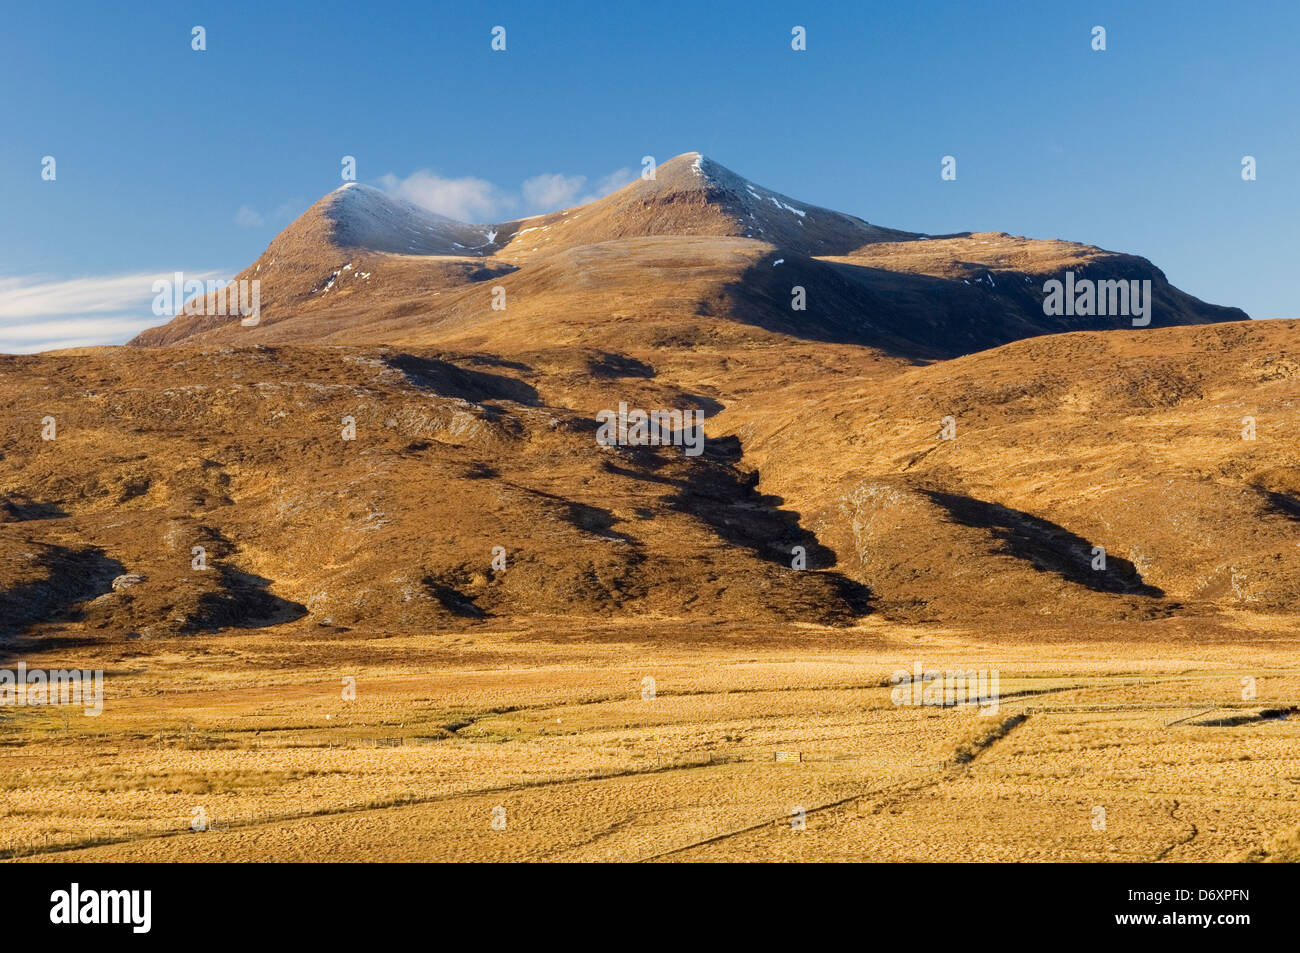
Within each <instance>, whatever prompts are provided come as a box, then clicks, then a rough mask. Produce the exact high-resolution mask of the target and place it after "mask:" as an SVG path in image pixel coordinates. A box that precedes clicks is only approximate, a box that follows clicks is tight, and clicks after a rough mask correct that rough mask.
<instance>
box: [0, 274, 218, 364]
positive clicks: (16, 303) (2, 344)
mask: <svg viewBox="0 0 1300 953" xmlns="http://www.w3.org/2000/svg"><path fill="white" fill-rule="evenodd" d="M174 277H175V276H174V274H173V273H171V272H167V273H162V272H136V273H132V274H124V275H103V276H97V277H90V278H71V279H65V280H53V279H49V278H45V277H42V276H38V275H26V276H19V277H10V278H0V353H6V354H31V353H34V352H36V351H47V350H50V349H52V348H60V347H89V346H92V345H97V344H122V343H124V342H125V341H127V340H129V339H130V338H132V337H134V336H135V335H136V334H138V333H140V332H141V331H143V330H144V329H145V328H150V327H153V326H154V325H157V324H161V323H163V322H164V321H166V320H168V319H167V318H166V317H165V316H164V317H159V316H157V315H155V314H154V313H153V307H152V306H153V300H154V297H155V294H154V291H153V284H154V282H155V281H169V282H170V281H172V280H173V279H174ZM221 277H223V275H222V273H220V272H215V271H204V272H185V278H186V280H189V279H198V280H201V281H205V282H206V281H207V280H209V279H216V278H221Z"/></svg>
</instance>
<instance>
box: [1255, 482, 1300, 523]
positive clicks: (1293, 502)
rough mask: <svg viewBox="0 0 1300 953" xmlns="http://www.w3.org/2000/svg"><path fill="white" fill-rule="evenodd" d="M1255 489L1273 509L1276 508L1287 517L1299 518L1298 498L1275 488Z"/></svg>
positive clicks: (1299, 505) (1299, 504)
mask: <svg viewBox="0 0 1300 953" xmlns="http://www.w3.org/2000/svg"><path fill="white" fill-rule="evenodd" d="M1255 489H1256V491H1258V492H1259V494H1260V495H1261V496H1263V497H1264V499H1266V500H1267V501H1268V503H1269V505H1270V506H1271V507H1273V509H1275V510H1277V511H1278V512H1279V513H1281V514H1282V515H1283V516H1285V517H1286V518H1287V519H1291V520H1300V500H1298V499H1296V498H1295V497H1294V496H1292V495H1291V494H1289V493H1280V492H1278V491H1276V490H1266V489H1264V488H1263V487H1260V486H1257V487H1255Z"/></svg>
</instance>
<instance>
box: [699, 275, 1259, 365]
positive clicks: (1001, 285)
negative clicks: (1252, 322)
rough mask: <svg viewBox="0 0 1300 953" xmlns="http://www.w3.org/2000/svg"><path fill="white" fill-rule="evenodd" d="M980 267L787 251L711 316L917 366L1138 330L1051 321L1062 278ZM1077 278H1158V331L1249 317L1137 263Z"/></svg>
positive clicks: (1124, 323)
mask: <svg viewBox="0 0 1300 953" xmlns="http://www.w3.org/2000/svg"><path fill="white" fill-rule="evenodd" d="M777 261H781V264H780V265H776V264H775V263H776V262H777ZM972 268H973V269H974V270H972V271H971V272H970V273H969V275H968V276H967V277H954V278H939V277H935V276H933V275H922V274H914V273H911V272H903V271H889V270H887V269H884V268H875V267H871V266H867V265H858V264H851V263H845V262H827V261H820V260H818V259H814V258H808V257H806V256H802V255H799V254H796V253H791V252H787V251H783V250H778V251H776V252H772V253H770V254H769V255H767V256H765V257H764V258H763V259H761V260H759V261H757V262H755V263H754V264H753V265H752V266H750V267H749V268H747V269H746V270H745V272H744V273H743V274H742V276H741V278H740V280H739V281H737V282H734V283H732V284H731V285H728V286H727V288H726V289H725V292H724V293H725V295H726V298H727V301H726V302H704V303H703V304H702V306H701V309H702V313H705V314H715V313H718V312H725V314H724V315H723V316H731V317H735V318H736V319H737V320H743V321H745V322H746V323H750V324H754V325H757V326H759V327H762V328H764V329H766V330H769V331H775V332H778V333H781V334H788V335H791V336H793V337H797V338H803V339H807V340H814V341H826V342H830V343H838V344H858V345H865V346H868V347H874V348H878V349H880V350H882V351H884V352H886V353H888V354H891V355H893V356H895V357H901V358H904V359H908V360H912V361H927V360H934V359H947V358H952V357H959V356H961V355H963V354H973V353H975V352H977V351H984V350H988V349H989V348H994V347H999V346H1001V345H1003V344H1008V343H1010V342H1012V341H1018V340H1021V339H1023V338H1030V337H1037V336H1039V335H1044V334H1059V333H1064V332H1069V331H1092V330H1102V331H1104V330H1114V329H1126V328H1127V329H1129V330H1131V329H1132V325H1131V319H1130V318H1129V317H1120V316H1100V315H1077V316H1076V315H1072V316H1064V315H1059V316H1057V315H1047V314H1045V313H1044V310H1043V298H1044V291H1043V283H1044V281H1046V280H1047V279H1049V278H1052V277H1056V278H1060V277H1061V276H1060V275H1049V274H1029V275H1026V274H1025V273H1024V272H1022V271H1017V270H1015V269H1014V268H1008V270H1006V271H998V272H994V271H993V270H990V269H986V268H983V267H979V266H972ZM1073 270H1074V271H1075V274H1076V276H1077V277H1078V278H1080V279H1082V278H1091V279H1093V280H1111V279H1116V280H1142V279H1151V280H1152V281H1153V287H1152V292H1153V296H1154V299H1155V300H1154V303H1153V315H1154V317H1153V326H1160V327H1164V326H1169V325H1174V324H1194V323H1195V324H1204V323H1211V322H1217V321H1240V320H1244V319H1245V318H1246V315H1245V313H1244V312H1242V311H1240V310H1239V309H1236V308H1224V307H1220V306H1217V305H1211V304H1206V303H1205V302H1203V301H1200V300H1199V299H1196V298H1193V297H1191V296H1190V295H1187V294H1184V293H1183V292H1181V291H1179V290H1178V289H1176V288H1174V287H1172V286H1171V285H1169V284H1168V283H1167V282H1166V281H1165V280H1164V278H1163V276H1162V275H1161V273H1160V272H1159V270H1158V269H1156V268H1155V267H1154V266H1152V265H1151V263H1150V262H1147V261H1146V260H1145V259H1141V258H1137V257H1135V256H1131V255H1111V256H1107V257H1103V258H1099V259H1097V260H1095V261H1091V262H1088V263H1086V264H1082V265H1078V266H1076V267H1075V268H1074V269H1073ZM995 275H996V277H995ZM1026 278H1028V279H1029V280H1028V281H1026V280H1025V279H1026ZM795 286H799V287H802V288H803V289H804V294H805V310H803V311H796V310H793V308H792V302H793V291H792V289H793V288H794V287H795Z"/></svg>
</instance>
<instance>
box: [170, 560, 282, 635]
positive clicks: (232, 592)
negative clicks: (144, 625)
mask: <svg viewBox="0 0 1300 953" xmlns="http://www.w3.org/2000/svg"><path fill="white" fill-rule="evenodd" d="M218 572H219V574H220V575H219V576H218V581H219V585H220V587H221V588H220V589H219V590H218V591H216V592H205V593H203V594H202V595H201V596H200V597H199V600H198V606H197V608H196V610H195V612H194V613H193V615H191V616H190V618H189V619H187V620H186V623H185V626H184V627H183V628H182V630H181V631H182V632H183V633H185V634H190V633H194V632H215V631H217V630H218V629H224V628H236V629H263V628H267V627H268V626H273V625H281V624H283V623H285V622H293V621H296V620H297V619H301V618H302V617H303V616H305V615H306V614H307V607H306V606H303V605H301V604H299V603H297V602H291V601H290V600H288V599H282V598H280V597H279V596H277V595H275V594H274V593H272V592H270V591H268V587H269V586H270V585H271V580H269V579H264V578H262V577H261V576H257V575H254V574H253V573H249V572H244V571H242V570H240V569H235V568H234V567H233V566H220V567H218Z"/></svg>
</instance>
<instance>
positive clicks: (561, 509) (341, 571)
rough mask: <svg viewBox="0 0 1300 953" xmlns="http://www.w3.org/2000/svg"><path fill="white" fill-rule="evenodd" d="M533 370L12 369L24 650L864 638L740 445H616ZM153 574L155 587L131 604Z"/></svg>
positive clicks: (308, 356) (9, 539) (390, 362)
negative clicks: (395, 635) (461, 639)
mask: <svg viewBox="0 0 1300 953" xmlns="http://www.w3.org/2000/svg"><path fill="white" fill-rule="evenodd" d="M509 371H510V369H509V368H505V369H504V370H503V369H502V368H500V367H498V366H496V365H494V364H493V363H492V362H490V361H486V360H482V359H475V358H459V359H458V360H457V361H455V362H453V361H450V360H445V359H444V358H442V357H439V356H435V355H433V354H429V353H415V352H410V351H406V352H397V351H393V350H389V349H344V348H327V349H316V348H287V349H283V350H271V349H260V348H253V349H232V348H206V349H199V348H176V349H168V350H166V351H154V350H145V349H132V348H128V349H95V350H89V351H86V352H81V353H78V354H69V355H62V354H57V353H56V354H52V355H42V356H35V357H6V358H3V359H2V361H0V391H3V404H4V407H5V411H4V414H3V429H2V430H0V432H2V433H3V444H2V445H0V497H2V498H3V500H4V506H3V510H2V512H3V513H4V514H5V517H6V520H7V521H6V522H4V523H3V524H0V566H3V578H4V580H5V585H4V588H3V591H2V592H0V602H2V603H3V604H4V606H5V608H6V609H7V610H8V611H6V612H5V613H4V617H3V618H4V623H3V624H4V629H5V633H6V634H9V635H12V634H15V633H18V632H21V631H23V630H25V629H27V628H28V627H29V626H31V625H37V626H38V628H39V624H42V623H51V624H53V623H59V624H60V627H61V629H62V630H63V631H65V632H67V631H82V632H89V631H91V630H103V632H104V633H105V634H108V635H114V636H117V637H120V636H122V635H140V636H146V637H149V636H163V635H174V634H187V633H193V632H199V631H206V630H216V629H221V628H227V627H245V628H246V627H257V626H264V625H270V624H277V623H289V622H294V621H296V620H299V619H303V618H304V617H305V616H306V617H308V618H306V619H305V621H307V622H317V623H322V624H333V625H342V626H355V625H361V626H364V627H365V628H366V629H368V630H372V631H373V630H381V631H391V632H399V631H403V632H405V631H416V632H425V633H433V632H435V631H437V630H438V629H439V628H441V627H444V626H460V625H466V624H473V623H475V622H476V621H477V620H480V619H483V618H487V617H492V616H506V617H515V616H518V617H523V616H536V617H545V616H553V617H555V618H557V619H560V620H563V621H565V622H573V621H576V620H577V619H579V618H581V617H583V616H598V615H608V614H611V613H619V614H624V615H629V616H638V615H639V616H643V617H647V618H649V617H658V618H665V617H676V616H684V615H690V616H692V617H694V618H698V619H701V620H703V619H708V618H715V617H716V618H734V617H743V618H753V619H761V620H768V621H790V620H804V621H820V622H836V621H840V622H842V621H848V620H850V619H852V618H853V617H855V616H856V615H858V614H859V613H860V612H861V611H862V609H863V608H864V607H865V596H864V595H863V594H862V593H861V592H860V589H861V587H859V586H857V585H855V584H852V583H849V582H847V581H846V580H844V579H842V578H840V577H839V576H838V575H836V574H835V573H834V572H832V571H825V572H822V571H810V572H802V573H795V572H791V571H789V570H788V569H787V568H786V567H785V566H784V563H785V561H787V560H788V558H789V557H788V554H789V551H790V547H791V546H793V545H796V544H801V545H803V546H805V547H806V548H807V549H808V550H809V552H810V557H811V558H810V562H811V563H812V564H813V565H814V566H816V565H818V564H821V565H825V564H827V563H828V562H829V561H830V557H829V554H826V553H823V552H822V551H821V550H820V549H819V547H818V546H817V544H816V541H815V540H812V539H811V538H810V537H809V536H808V535H807V534H806V533H803V532H802V531H801V530H800V529H799V527H798V525H797V520H796V517H795V515H794V514H790V513H785V512H782V511H780V510H779V509H777V508H776V506H775V505H773V502H772V501H766V500H763V499H761V498H760V497H759V496H758V495H757V494H756V493H754V492H753V490H752V489H751V488H750V487H749V485H748V484H747V483H746V481H745V479H744V477H743V476H742V475H741V474H740V473H739V472H738V471H736V470H735V469H734V468H733V467H732V466H731V463H730V461H729V459H728V453H727V447H726V444H725V442H722V445H721V446H718V447H713V448H711V449H710V450H709V452H707V453H706V454H705V455H704V456H702V457H700V458H698V459H695V460H689V461H688V460H687V459H686V458H684V457H683V456H682V454H681V453H680V452H679V451H677V450H673V449H671V448H617V447H611V448H602V447H599V446H598V445H597V444H596V442H595V439H594V436H593V434H594V424H593V423H592V422H591V421H590V420H588V419H584V417H583V416H581V415H578V414H575V413H573V412H572V411H569V410H566V409H563V408H556V407H548V406H545V405H542V404H541V403H540V402H539V401H538V400H537V398H536V396H535V392H534V390H533V388H531V387H530V386H529V385H528V384H527V383H525V382H523V381H521V380H518V379H516V378H513V377H511V376H510V373H509ZM46 416H51V417H53V418H54V419H55V421H56V422H57V427H58V430H57V437H56V439H54V440H50V441H44V440H42V439H41V434H40V431H41V421H42V419H43V418H44V417H46ZM345 417H351V418H354V419H355V426H356V438H355V440H345V439H344V438H343V426H344V418H345ZM196 546H201V547H203V548H204V549H205V550H206V556H207V562H208V568H207V569H206V570H195V569H194V568H193V566H192V551H193V547H196ZM495 546H501V547H504V549H505V554H506V569H505V570H504V571H500V570H498V569H494V568H493V567H492V559H493V547H495ZM128 574H137V575H139V576H143V577H144V578H143V579H140V580H134V581H133V580H130V579H119V583H118V586H117V587H114V586H113V585H112V583H113V580H114V579H115V578H118V577H122V576H127V575H128ZM115 589H117V590H120V591H115ZM68 624H71V629H69V628H68Z"/></svg>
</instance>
